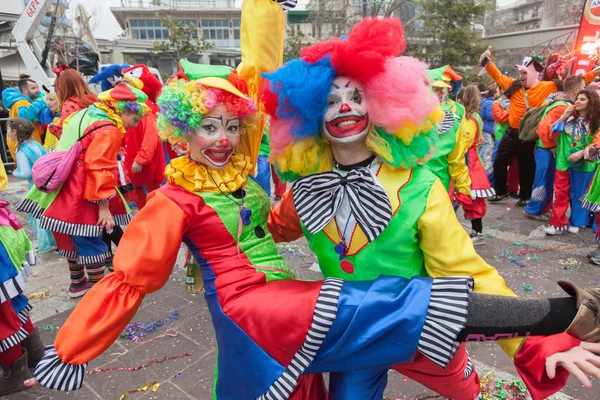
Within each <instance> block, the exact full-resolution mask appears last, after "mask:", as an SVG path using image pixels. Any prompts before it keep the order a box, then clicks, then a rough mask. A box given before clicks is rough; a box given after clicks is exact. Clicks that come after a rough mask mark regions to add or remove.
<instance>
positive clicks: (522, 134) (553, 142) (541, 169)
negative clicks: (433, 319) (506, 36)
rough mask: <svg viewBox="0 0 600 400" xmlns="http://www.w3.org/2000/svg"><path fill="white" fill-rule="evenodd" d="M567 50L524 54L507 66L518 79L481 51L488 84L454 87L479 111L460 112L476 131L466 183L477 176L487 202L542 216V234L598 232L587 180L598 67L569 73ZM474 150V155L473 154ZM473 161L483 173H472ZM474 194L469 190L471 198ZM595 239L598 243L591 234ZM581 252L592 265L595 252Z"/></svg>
mask: <svg viewBox="0 0 600 400" xmlns="http://www.w3.org/2000/svg"><path fill="white" fill-rule="evenodd" d="M571 56H572V54H567V55H558V54H552V55H551V56H549V57H548V58H546V59H542V58H541V57H537V56H528V57H526V58H525V59H524V60H523V62H522V64H521V65H517V66H515V67H516V68H517V70H518V72H519V74H520V77H519V79H513V78H509V77H507V76H505V75H503V74H502V73H501V72H500V71H499V70H498V68H496V66H495V65H494V63H493V62H491V61H490V54H489V52H486V53H485V54H484V55H482V58H481V62H482V66H484V67H485V68H486V70H487V72H488V73H489V75H490V77H491V78H492V79H493V80H494V81H495V83H494V84H492V85H490V86H486V85H485V84H479V85H475V84H472V85H470V86H473V88H472V89H471V87H470V86H468V87H466V88H463V89H461V91H464V94H468V93H470V94H471V95H470V96H468V97H467V98H468V99H469V100H468V103H467V104H469V103H476V104H479V103H480V104H481V105H480V111H479V113H477V111H475V112H474V113H472V114H471V115H470V116H469V117H468V118H467V120H470V121H472V122H473V123H474V124H475V125H476V126H477V132H478V133H477V134H476V135H475V136H476V138H478V139H477V144H476V147H477V153H475V152H473V154H469V153H467V157H466V158H467V163H468V166H469V172H470V175H471V186H472V188H476V187H479V186H480V185H482V181H483V185H484V186H485V187H486V188H487V187H488V185H489V187H490V188H491V189H493V192H495V193H492V192H489V191H488V192H487V194H486V195H485V196H484V197H485V198H486V201H488V202H490V203H492V204H495V203H502V202H504V201H506V200H508V199H509V198H510V197H512V198H514V199H516V200H517V201H516V205H517V206H518V207H524V210H523V214H524V216H525V217H527V218H530V219H533V220H537V221H547V222H548V224H547V226H546V227H545V232H546V234H547V235H550V236H553V235H559V234H562V233H565V232H569V233H572V234H577V233H578V232H579V230H580V229H581V228H587V227H591V228H593V229H594V231H595V232H598V223H597V218H598V214H597V211H598V210H599V209H600V208H599V207H598V206H597V198H596V197H595V192H596V190H597V189H595V188H597V184H595V180H597V179H600V175H599V176H597V177H596V175H595V172H596V169H597V166H598V161H597V160H598V157H597V156H596V150H597V145H598V144H599V143H600V136H598V138H597V139H595V138H596V135H597V134H598V133H599V132H598V128H599V126H598V124H599V122H600V96H599V95H598V86H597V84H595V83H593V81H594V80H595V79H596V77H597V74H598V72H599V71H598V70H597V69H596V70H594V71H590V72H588V73H587V74H585V75H581V76H569V75H568V73H567V72H568V64H569V60H571V59H572V57H571ZM476 92H477V93H476ZM457 101H458V102H459V103H463V104H464V102H465V101H466V100H461V93H460V92H459V93H458V96H457ZM473 107H478V106H477V105H473ZM463 129H464V131H465V132H466V133H467V136H466V137H467V138H468V139H467V142H468V143H471V140H470V135H469V134H468V132H469V131H473V127H472V126H471V127H469V125H468V124H467V125H465V126H464V127H463ZM475 154H478V155H479V157H477V156H475V157H473V155H475ZM476 158H478V159H476ZM473 159H476V160H475V161H473ZM480 163H481V167H482V168H483V169H484V170H485V172H486V174H485V175H487V179H486V177H485V176H483V175H484V174H481V173H480V168H479V164H480ZM476 197H477V196H476V195H475V194H473V199H476ZM463 207H464V205H463ZM468 207H469V206H468ZM468 207H467V208H468ZM483 214H485V211H483ZM477 216H478V215H477ZM477 216H474V215H471V214H470V213H469V211H468V210H467V209H465V217H466V218H468V219H471V220H472V222H473V230H474V233H473V234H472V237H473V242H474V243H475V244H479V243H481V242H482V241H483V240H484V238H483V237H482V236H481V235H477V232H478V231H479V229H481V228H480V225H479V222H476V221H475V220H476V218H477ZM596 241H597V242H598V241H600V235H599V234H598V233H596ZM589 258H590V261H591V262H592V263H594V264H598V265H600V254H599V253H598V252H597V251H593V252H592V253H590V255H589Z"/></svg>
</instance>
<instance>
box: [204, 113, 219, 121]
mask: <svg viewBox="0 0 600 400" xmlns="http://www.w3.org/2000/svg"><path fill="white" fill-rule="evenodd" d="M204 119H216V120H217V121H221V122H223V116H222V115H221V116H220V117H218V118H217V117H204Z"/></svg>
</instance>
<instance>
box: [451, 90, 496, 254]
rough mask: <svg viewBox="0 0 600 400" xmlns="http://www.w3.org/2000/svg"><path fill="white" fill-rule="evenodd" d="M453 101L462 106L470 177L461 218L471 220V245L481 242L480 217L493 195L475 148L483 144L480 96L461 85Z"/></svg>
mask: <svg viewBox="0 0 600 400" xmlns="http://www.w3.org/2000/svg"><path fill="white" fill-rule="evenodd" d="M456 100H457V101H458V102H459V103H460V104H462V105H463V106H464V107H465V123H464V125H465V127H464V129H465V130H464V140H465V145H466V146H467V148H468V150H467V154H466V164H467V167H468V168H469V176H470V177H471V193H472V198H473V202H472V204H463V210H464V211H465V218H467V219H470V220H471V227H472V229H473V231H472V232H471V234H470V235H471V239H472V240H473V244H474V245H479V244H483V243H485V237H484V235H483V222H482V219H483V217H484V216H485V213H486V211H487V202H486V200H485V199H486V198H487V197H492V196H494V195H495V194H496V192H495V190H494V189H493V188H492V187H491V185H490V181H489V180H488V177H487V174H486V173H485V169H484V168H483V164H482V162H481V159H480V158H479V154H478V153H477V148H478V147H479V146H481V144H482V143H483V122H482V121H481V117H480V116H479V114H478V111H479V109H480V103H481V97H480V95H479V89H478V88H477V86H475V85H469V86H467V87H465V88H462V89H461V90H460V91H459V92H458V94H457V96H456Z"/></svg>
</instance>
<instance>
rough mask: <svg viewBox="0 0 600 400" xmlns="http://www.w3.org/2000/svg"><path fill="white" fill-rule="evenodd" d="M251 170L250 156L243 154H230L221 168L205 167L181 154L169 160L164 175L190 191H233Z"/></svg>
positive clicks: (240, 185) (243, 183) (244, 180)
mask: <svg viewBox="0 0 600 400" xmlns="http://www.w3.org/2000/svg"><path fill="white" fill-rule="evenodd" d="M253 170H254V165H253V164H252V163H251V162H250V157H248V156H246V155H244V154H237V153H236V154H234V155H233V156H231V160H230V161H229V163H227V166H226V167H225V168H223V169H221V170H216V169H212V168H207V167H206V166H204V165H203V164H200V163H197V162H195V161H193V160H191V159H190V158H189V157H188V156H182V157H178V158H175V159H173V160H171V163H170V164H169V165H167V168H166V170H165V177H166V178H167V181H169V182H170V183H173V184H175V185H177V186H181V187H182V188H184V189H185V190H188V191H190V192H211V193H219V192H220V191H222V192H223V193H233V192H235V191H236V190H238V189H240V188H241V187H243V186H244V185H245V184H246V182H247V181H248V175H249V174H250V172H252V171H253ZM208 172H210V175H209V173H208ZM211 177H212V178H211ZM219 189H220V190H219Z"/></svg>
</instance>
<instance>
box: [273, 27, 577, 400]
mask: <svg viewBox="0 0 600 400" xmlns="http://www.w3.org/2000/svg"><path fill="white" fill-rule="evenodd" d="M402 33H403V32H402V27H401V25H400V22H399V21H398V20H396V19H365V20H363V21H361V22H360V23H358V24H357V25H356V26H355V27H354V29H353V30H352V31H351V33H350V34H349V35H348V37H347V38H346V39H344V40H340V39H338V38H332V39H330V40H329V41H326V42H320V43H317V44H315V45H313V46H311V47H308V48H306V49H303V50H302V53H301V54H302V55H301V58H300V59H299V60H292V61H289V62H288V63H287V64H286V65H285V66H284V67H282V68H280V69H279V70H278V71H276V72H275V73H271V74H266V78H267V80H268V81H269V85H268V88H267V89H266V91H265V93H264V96H263V98H264V99H265V109H266V111H267V112H268V113H269V115H270V138H271V151H272V159H273V161H274V164H275V165H276V168H277V170H278V171H279V172H280V174H281V176H282V177H283V178H284V179H286V180H288V181H295V183H294V185H293V186H292V189H291V190H290V191H288V192H287V193H286V194H285V195H284V197H283V199H282V201H281V203H279V204H278V205H276V206H275V207H274V208H273V209H272V210H271V215H270V217H269V225H268V227H269V232H271V234H272V235H273V238H274V239H275V241H277V242H284V241H294V240H297V239H299V238H301V237H302V236H305V237H306V238H307V240H308V243H309V246H310V248H311V249H312V250H313V251H314V252H315V254H316V255H317V257H318V260H319V266H320V268H321V271H322V273H323V275H324V276H325V277H326V278H331V277H335V278H343V279H345V280H349V281H374V280H375V279H376V278H378V277H379V276H384V275H385V276H401V277H405V278H411V277H415V276H430V277H443V276H452V275H470V276H473V277H474V278H475V282H476V283H475V290H476V291H477V292H480V293H490V294H500V295H505V296H514V293H513V292H512V291H510V290H509V289H508V288H507V287H506V284H505V282H504V279H503V278H502V277H501V276H500V275H499V274H498V272H497V271H496V270H495V269H494V268H492V267H491V266H489V265H488V264H487V263H486V262H485V261H484V260H483V259H482V258H481V257H480V256H478V255H477V253H476V252H475V250H474V248H473V243H472V241H471V239H470V238H469V235H468V234H467V233H466V232H465V230H464V229H463V228H462V226H461V225H460V223H459V222H458V220H457V218H456V214H455V212H454V209H453V207H452V204H451V203H450V201H448V200H449V199H448V195H447V188H446V187H445V186H444V185H443V184H442V182H441V180H440V179H439V178H438V177H437V176H436V175H435V174H434V173H432V172H431V171H430V169H429V168H428V167H427V166H422V165H419V164H420V163H421V160H424V159H426V158H427V157H428V155H429V153H430V151H431V147H432V145H433V143H435V139H436V137H437V135H438V130H437V129H439V128H437V127H436V126H435V124H434V122H439V121H440V120H443V119H442V118H443V117H444V114H442V113H440V109H439V105H438V104H439V103H438V101H437V99H436V98H435V95H434V94H433V93H431V91H429V89H428V88H427V86H426V84H425V83H424V82H423V79H422V76H423V73H424V70H425V68H426V66H425V65H424V64H423V63H421V62H419V61H417V60H416V59H414V58H410V57H398V56H399V55H400V54H401V52H402V50H403V49H404V43H405V42H404V40H403V36H402ZM366 66H368V68H366ZM315 99H316V100H318V101H316V100H315ZM461 108H462V106H461ZM463 162H464V161H463ZM469 186H470V185H469ZM468 189H469V190H470V187H469V188H468ZM469 200H470V197H469ZM440 221H442V222H440ZM349 340H351V339H349ZM548 340H551V339H548ZM563 340H564V338H563ZM567 342H568V340H567ZM565 344H566V342H564V343H563V342H561V340H560V339H559V340H557V341H556V342H554V341H551V342H546V341H545V340H538V339H536V338H530V339H528V340H526V341H525V342H524V343H523V342H522V341H521V340H515V339H512V340H508V341H501V343H500V345H501V346H502V347H503V349H504V350H505V351H506V352H507V354H508V355H509V356H510V357H511V358H513V359H514V360H515V363H516V367H517V369H518V370H519V372H520V373H521V374H522V376H523V379H524V381H525V382H526V383H527V385H528V386H529V388H530V390H531V391H532V393H535V395H536V396H538V397H537V398H542V396H543V397H546V396H548V395H549V394H551V393H553V392H555V391H557V390H559V389H560V388H561V387H562V386H563V385H564V384H565V382H566V380H565V376H562V377H560V378H559V379H557V380H555V381H551V380H550V379H549V378H548V377H546V376H545V375H544V374H543V373H541V374H539V375H536V373H534V371H539V368H540V367H541V366H543V364H544V362H543V360H542V359H535V360H534V359H532V358H531V357H533V358H536V357H537V356H541V355H542V354H544V353H545V352H546V351H547V350H546V349H547V348H552V347H553V346H559V347H560V346H562V345H565ZM545 346H548V347H545ZM442 364H443V363H438V362H436V361H435V360H433V361H432V360H430V359H428V358H427V357H426V356H424V355H422V354H416V355H415V359H414V361H412V362H410V363H406V364H404V365H397V366H394V369H395V370H397V371H399V372H401V373H402V374H404V375H406V376H408V377H409V378H412V379H415V380H417V381H418V382H420V383H422V384H423V385H425V386H427V387H429V388H431V389H432V390H434V391H436V392H438V393H440V394H442V395H444V396H446V397H450V398H454V399H465V400H472V399H475V398H476V397H477V396H478V395H479V393H480V387H479V379H478V377H477V374H476V372H475V368H474V365H473V363H472V361H471V360H470V359H469V357H468V355H467V352H466V350H465V347H464V346H461V347H460V348H459V349H458V351H457V353H456V355H455V357H454V358H453V359H452V361H451V363H450V364H449V365H442ZM364 366H365V368H366V363H365V365H364ZM444 367H445V368H444ZM386 376H387V370H386V369H377V368H375V369H372V370H368V371H367V370H365V371H356V372H355V373H350V374H346V373H344V374H338V373H333V374H330V390H331V394H332V396H334V395H335V396H338V397H337V398H342V399H345V400H348V399H360V400H364V399H371V398H381V395H382V393H383V389H384V388H385V383H386V381H385V379H386ZM377 396H379V397H377Z"/></svg>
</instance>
